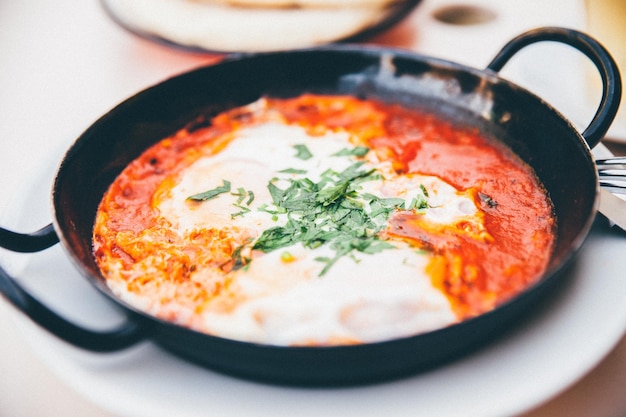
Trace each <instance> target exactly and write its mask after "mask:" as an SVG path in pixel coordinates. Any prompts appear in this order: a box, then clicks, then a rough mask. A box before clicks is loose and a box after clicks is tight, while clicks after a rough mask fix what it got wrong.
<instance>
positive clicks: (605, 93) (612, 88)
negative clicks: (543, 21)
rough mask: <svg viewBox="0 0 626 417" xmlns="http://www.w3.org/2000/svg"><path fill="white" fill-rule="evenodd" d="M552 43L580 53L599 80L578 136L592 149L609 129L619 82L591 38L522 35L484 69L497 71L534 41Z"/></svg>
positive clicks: (556, 31)
mask: <svg viewBox="0 0 626 417" xmlns="http://www.w3.org/2000/svg"><path fill="white" fill-rule="evenodd" d="M543 41H554V42H560V43H564V44H567V45H569V46H572V47H574V48H576V49H577V50H579V51H580V52H582V53H583V54H584V55H585V56H587V58H589V59H590V60H591V61H592V62H593V63H594V65H595V66H596V68H597V69H598V71H599V73H600V76H601V78H602V98H601V100H600V105H599V106H598V109H597V110H596V113H595V115H594V117H593V119H592V120H591V123H589V126H588V127H587V128H586V129H585V130H584V131H583V133H582V136H583V138H584V139H585V140H586V141H587V144H588V145H589V147H590V148H593V147H594V146H596V145H597V144H598V143H599V142H600V140H601V139H602V137H604V134H605V133H606V132H607V130H608V129H609V127H610V125H611V123H613V119H614V118H615V115H616V113H617V109H618V107H619V104H620V100H621V98H622V83H621V78H620V74H619V69H618V67H617V64H616V63H615V61H614V60H613V58H612V57H611V55H610V54H609V52H608V51H607V50H606V49H605V48H604V47H603V46H602V45H601V44H600V43H598V41H596V40H595V39H593V38H591V37H590V36H588V35H586V34H584V33H581V32H579V31H576V30H573V29H566V28H559V27H545V28H539V29H533V30H530V31H528V32H525V33H523V34H521V35H519V36H517V37H515V38H514V39H512V40H511V41H509V43H507V44H506V45H505V46H504V47H503V48H502V50H500V52H499V53H498V54H497V55H496V57H495V58H493V60H492V61H491V63H489V65H487V69H489V70H492V71H495V72H498V71H500V70H501V69H502V67H504V65H505V64H506V63H507V62H508V61H509V60H510V59H511V57H513V55H515V54H516V53H517V52H518V51H519V50H520V49H522V48H524V47H526V46H528V45H530V44H533V43H537V42H543Z"/></svg>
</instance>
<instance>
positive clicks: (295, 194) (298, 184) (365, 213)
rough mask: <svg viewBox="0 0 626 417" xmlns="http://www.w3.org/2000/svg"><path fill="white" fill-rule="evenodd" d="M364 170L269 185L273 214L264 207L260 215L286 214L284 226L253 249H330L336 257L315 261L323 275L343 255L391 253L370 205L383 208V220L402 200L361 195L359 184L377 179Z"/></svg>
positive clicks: (354, 167) (381, 224)
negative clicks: (322, 246) (294, 247)
mask: <svg viewBox="0 0 626 417" xmlns="http://www.w3.org/2000/svg"><path fill="white" fill-rule="evenodd" d="M362 165H363V163H361V162H357V163H355V164H352V165H350V166H349V167H348V168H346V169H345V170H344V171H342V172H336V171H333V170H328V171H326V172H325V173H324V174H322V176H321V178H320V180H319V181H318V182H314V181H312V180H311V179H309V178H300V179H291V180H288V185H287V186H286V187H285V188H280V187H278V186H277V185H276V184H275V181H272V182H270V183H269V184H268V190H269V192H270V195H271V196H272V200H273V206H274V207H276V210H274V211H270V210H268V208H267V207H265V208H264V211H268V212H274V213H277V214H278V213H284V214H286V215H287V216H288V219H287V223H286V224H285V225H284V226H276V227H272V228H270V229H267V230H265V231H264V232H263V233H262V234H261V236H260V237H259V238H258V239H257V240H256V242H254V244H253V246H252V249H254V250H260V251H263V252H272V251H274V250H277V249H280V248H285V247H288V246H291V245H294V244H297V243H301V244H302V245H304V246H305V247H306V248H310V249H313V248H317V247H319V246H321V245H330V248H331V249H333V250H334V252H335V256H333V257H332V258H328V257H319V258H317V260H318V261H320V262H323V263H325V264H326V265H325V266H324V268H323V270H322V271H321V273H320V276H321V275H324V274H325V273H326V272H327V271H328V269H329V268H330V267H331V266H332V265H333V264H334V263H335V262H336V261H337V260H338V259H340V258H341V257H343V256H346V255H352V254H353V253H354V252H361V253H367V254H371V253H376V252H379V251H381V250H384V249H389V248H392V247H393V246H392V245H391V244H389V243H388V242H385V241H383V240H381V239H380V237H379V236H378V233H380V232H381V231H382V230H383V228H384V227H386V225H385V224H384V222H381V221H375V219H374V218H373V217H372V215H371V211H373V208H375V207H373V206H372V202H375V204H374V206H380V207H386V210H384V211H380V210H378V211H380V213H378V214H376V216H380V215H381V214H384V215H385V216H383V217H385V219H386V218H387V217H388V215H389V213H390V212H391V211H392V210H393V208H394V207H396V204H399V203H404V200H402V199H394V201H393V203H392V202H390V201H386V199H379V198H377V197H374V196H370V197H364V196H363V195H361V193H359V190H360V186H359V184H361V183H362V182H364V181H371V180H373V179H377V178H379V176H378V175H377V174H375V171H374V170H373V169H362ZM387 208H388V209H387Z"/></svg>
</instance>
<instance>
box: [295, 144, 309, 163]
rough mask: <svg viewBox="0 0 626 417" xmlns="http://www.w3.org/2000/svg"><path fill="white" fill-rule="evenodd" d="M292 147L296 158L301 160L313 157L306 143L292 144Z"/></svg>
mask: <svg viewBox="0 0 626 417" xmlns="http://www.w3.org/2000/svg"><path fill="white" fill-rule="evenodd" d="M293 147H294V149H295V150H296V158H298V159H302V160H303V161H306V160H307V159H311V158H313V154H312V153H311V151H309V148H307V147H306V145H302V144H299V145H293Z"/></svg>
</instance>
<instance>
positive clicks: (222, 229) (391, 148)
mask: <svg viewBox="0 0 626 417" xmlns="http://www.w3.org/2000/svg"><path fill="white" fill-rule="evenodd" d="M555 223H556V219H555V217H554V214H553V208H552V204H551V202H550V200H549V197H548V196H547V194H546V191H545V190H544V188H543V187H542V185H541V184H540V183H539V181H538V179H537V178H536V176H535V175H534V173H533V172H532V170H531V169H530V167H529V166H527V165H526V164H525V163H523V162H522V161H521V160H520V159H519V158H517V157H516V156H515V155H513V154H512V152H510V151H509V150H508V149H506V148H505V147H504V146H502V145H501V144H499V143H498V142H496V141H495V140H492V139H490V138H489V137H487V135H485V134H482V133H480V132H478V130H477V129H471V128H463V127H459V126H456V125H455V124H453V123H451V122H448V121H446V120H444V119H442V118H440V117H438V116H435V115H432V114H428V113H424V112H420V111H417V110H414V109H408V108H406V107H403V106H400V105H395V104H388V103H383V102H377V101H375V100H370V99H367V100H363V99H358V98H355V97H350V96H323V95H313V94H305V95H302V96H299V97H296V98H288V99H284V98H281V99H276V98H269V97H267V98H262V99H259V100H258V101H256V102H254V103H251V104H249V105H246V106H243V107H239V108H235V109H232V110H229V111H226V112H223V113H221V114H219V115H217V116H214V117H209V116H206V117H199V118H198V120H195V121H193V122H191V123H189V124H188V126H187V127H186V128H184V129H181V130H180V131H178V132H177V133H175V134H173V135H172V136H170V137H167V138H165V139H163V140H162V141H160V142H159V143H157V144H156V145H154V146H152V147H151V148H149V149H147V150H146V151H145V152H144V153H143V154H142V155H141V156H139V157H138V158H137V159H136V160H134V161H133V162H132V163H131V164H129V165H128V166H127V167H126V169H124V171H123V172H122V173H121V174H120V175H119V176H118V177H117V179H116V180H115V181H114V182H113V183H112V185H111V186H110V188H109V189H108V191H107V193H106V194H105V195H104V197H103V199H102V202H101V204H100V206H99V209H98V212H97V217H96V221H95V227H94V231H93V251H94V255H95V258H96V260H97V262H98V265H99V267H100V269H101V271H102V274H103V276H104V278H105V279H106V282H107V285H108V286H109V288H110V289H111V290H112V291H113V293H114V294H116V295H117V296H118V297H119V298H121V299H122V300H124V301H125V302H126V303H128V304H130V305H132V306H134V307H135V308H137V309H138V310H141V311H144V312H146V313H148V314H151V315H154V316H156V317H158V318H161V319H163V320H168V321H171V322H174V323H177V324H179V325H182V326H187V327H189V328H191V329H194V330H196V331H200V332H205V333H208V334H211V335H215V336H219V337H224V338H230V339H236V340H242V341H249V342H255V343H263V344H272V345H288V346H295V345H300V346H301V345H314V346H325V345H345V344H358V343H369V342H376V341H383V340H388V339H393V338H400V337H405V336H411V335H416V334H420V333H423V332H428V331H431V330H434V329H439V328H442V327H445V326H449V325H451V324H453V323H457V322H459V321H462V320H465V319H468V318H471V317H474V316H477V315H480V314H482V313H485V312H487V311H489V310H491V309H493V308H494V307H496V306H497V305H499V304H500V303H503V302H505V301H506V300H508V299H510V298H511V297H513V296H515V295H516V294H518V293H519V292H521V291H523V290H524V289H525V288H527V287H528V286H529V285H532V284H533V283H534V282H535V281H537V280H538V278H539V277H540V276H541V274H542V273H543V272H544V270H545V268H546V265H547V262H548V259H549V257H550V254H551V250H552V246H553V244H554V239H555V236H554V229H555Z"/></svg>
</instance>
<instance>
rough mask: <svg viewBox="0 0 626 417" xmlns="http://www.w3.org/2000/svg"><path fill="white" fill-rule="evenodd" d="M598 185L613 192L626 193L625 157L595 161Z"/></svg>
mask: <svg viewBox="0 0 626 417" xmlns="http://www.w3.org/2000/svg"><path fill="white" fill-rule="evenodd" d="M596 167H597V169H598V176H599V177H600V187H602V188H605V189H607V190H608V191H610V192H612V193H615V194H626V157H619V158H610V159H600V160H597V161H596Z"/></svg>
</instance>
